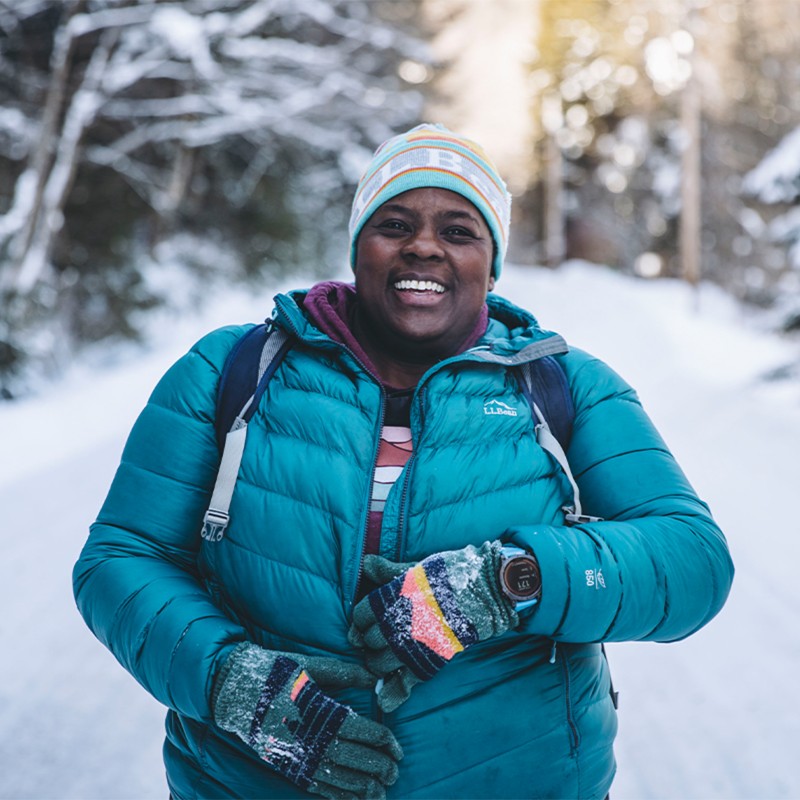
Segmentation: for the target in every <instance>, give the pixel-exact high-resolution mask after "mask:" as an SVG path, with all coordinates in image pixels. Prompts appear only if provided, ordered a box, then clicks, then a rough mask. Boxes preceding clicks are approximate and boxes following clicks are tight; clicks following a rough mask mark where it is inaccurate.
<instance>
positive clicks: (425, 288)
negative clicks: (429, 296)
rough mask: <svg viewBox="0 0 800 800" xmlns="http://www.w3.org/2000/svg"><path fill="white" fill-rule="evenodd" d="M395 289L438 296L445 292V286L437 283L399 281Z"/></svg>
mask: <svg viewBox="0 0 800 800" xmlns="http://www.w3.org/2000/svg"><path fill="white" fill-rule="evenodd" d="M394 288H395V289H399V290H400V291H410V292H436V293H437V294H442V293H443V292H444V286H442V284H441V283H436V281H397V283H396V284H395V285H394Z"/></svg>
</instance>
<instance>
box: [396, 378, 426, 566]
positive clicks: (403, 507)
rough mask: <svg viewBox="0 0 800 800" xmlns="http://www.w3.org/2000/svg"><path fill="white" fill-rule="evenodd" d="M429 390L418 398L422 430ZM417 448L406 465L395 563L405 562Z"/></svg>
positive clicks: (423, 390) (421, 392)
mask: <svg viewBox="0 0 800 800" xmlns="http://www.w3.org/2000/svg"><path fill="white" fill-rule="evenodd" d="M426 391H427V389H424V388H423V389H421V390H420V392H419V395H418V397H417V407H418V408H419V425H418V429H419V430H422V428H424V427H425V393H426ZM410 426H411V420H409V427H410ZM412 443H413V433H412ZM416 450H417V448H416V446H415V445H412V450H411V457H410V458H409V459H408V462H407V463H406V470H405V472H406V474H405V477H404V478H403V490H402V494H401V495H400V517H399V519H398V521H397V542H396V543H395V546H394V549H395V559H394V560H395V561H402V560H403V532H404V530H405V526H406V511H407V506H408V485H409V483H410V482H411V471H412V470H413V468H414V456H415V454H416Z"/></svg>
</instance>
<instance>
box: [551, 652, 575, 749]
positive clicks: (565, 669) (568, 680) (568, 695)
mask: <svg viewBox="0 0 800 800" xmlns="http://www.w3.org/2000/svg"><path fill="white" fill-rule="evenodd" d="M553 651H554V653H555V642H554V643H553ZM556 657H557V660H558V661H559V663H560V666H561V674H562V676H563V678H564V703H565V705H566V712H567V727H568V728H569V740H570V747H571V749H572V751H573V752H574V751H575V750H577V749H578V743H579V741H580V734H579V733H578V726H577V725H576V724H575V717H574V715H573V713H572V676H571V675H570V672H569V664H568V663H567V656H566V653H565V652H564V648H563V647H562V648H561V649H560V650H558V654H557V656H556Z"/></svg>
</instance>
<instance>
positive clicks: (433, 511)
mask: <svg viewBox="0 0 800 800" xmlns="http://www.w3.org/2000/svg"><path fill="white" fill-rule="evenodd" d="M303 297H304V293H303V292H294V293H291V294H289V295H279V296H278V297H277V298H276V313H275V319H276V321H277V323H278V324H279V325H281V326H283V327H284V328H286V329H287V330H288V331H289V332H290V333H291V334H293V335H294V336H296V337H297V343H296V344H295V345H294V346H293V347H292V349H291V350H290V351H289V353H288V355H287V356H286V358H285V360H284V361H283V363H282V364H281V366H280V368H279V369H278V371H277V372H276V374H275V375H274V377H273V378H272V379H271V381H270V384H269V386H268V388H267V391H266V393H265V396H264V397H263V399H262V401H261V404H260V406H259V411H258V413H257V414H256V416H255V417H254V419H253V421H252V422H251V424H250V428H249V433H248V439H247V445H246V449H245V453H244V458H243V461H242V465H241V468H240V471H239V476H238V480H237V483H236V489H235V493H234V497H233V501H232V504H231V509H230V511H231V523H230V526H229V527H228V529H227V531H226V533H225V535H224V537H223V538H222V539H221V540H220V541H215V542H208V541H204V540H203V539H202V538H201V537H200V529H201V521H202V517H203V514H204V512H205V509H206V507H207V505H208V501H209V496H210V492H211V489H212V488H213V484H214V480H215V477H216V472H217V467H218V464H219V458H220V454H219V451H218V447H217V444H216V439H215V430H214V414H215V401H216V392H217V387H218V383H219V375H220V371H221V369H222V366H223V364H224V361H225V358H226V355H227V354H228V352H229V351H230V349H231V348H232V346H233V345H234V343H235V342H236V341H237V340H238V339H239V337H240V336H241V335H242V334H243V332H244V330H245V328H243V327H230V328H224V329H221V330H218V331H215V332H213V333H211V334H209V335H208V336H206V337H205V338H203V339H202V340H201V341H200V342H198V343H197V344H196V345H195V346H194V347H193V348H192V350H191V351H190V352H189V353H188V354H187V355H186V356H184V357H183V358H181V359H180V360H179V361H178V362H177V363H176V364H175V365H174V366H173V367H172V368H171V369H170V370H169V371H168V372H167V374H166V375H165V376H164V377H163V379H162V380H161V381H160V383H159V384H158V386H157V387H156V389H155V390H154V392H153V394H152V396H151V398H150V400H149V402H148V403H147V405H146V407H145V408H144V410H143V411H142V413H141V415H140V417H139V419H138V421H137V422H136V424H135V426H134V428H133V431H132V432H131V434H130V438H129V439H128V442H127V444H126V446H125V450H124V453H123V456H122V461H121V464H120V466H119V469H118V471H117V474H116V476H115V478H114V481H113V484H112V486H111V489H110V491H109V494H108V497H107V499H106V501H105V504H104V505H103V507H102V510H101V511H100V514H99V516H98V518H97V521H96V522H95V524H94V525H93V526H92V530H91V534H90V537H89V539H88V542H87V543H86V545H85V548H84V550H83V552H82V554H81V556H80V559H79V561H78V563H77V565H76V567H75V573H74V583H75V594H76V598H77V602H78V606H79V609H80V611H81V613H82V614H83V616H84V618H85V619H86V621H87V623H88V625H89V627H90V628H91V629H92V630H93V631H94V633H95V634H96V635H97V636H98V638H99V639H100V640H101V641H102V642H103V643H104V644H105V645H106V646H108V647H109V648H110V649H111V650H112V652H113V653H114V654H115V656H116V657H117V659H118V660H119V661H120V662H121V663H122V665H123V666H124V667H125V668H126V669H127V670H129V671H130V672H131V673H132V674H133V675H134V676H135V677H136V678H137V679H138V680H139V682H140V683H141V684H142V685H143V686H144V687H145V688H146V689H147V690H148V691H149V692H151V693H152V694H153V695H154V696H155V697H156V698H157V699H158V700H159V701H160V702H162V703H163V704H164V705H166V706H167V707H168V708H169V713H168V718H167V741H166V744H165V750H164V754H165V763H166V768H167V776H168V781H169V787H170V790H171V792H172V794H173V795H174V796H175V797H176V798H179V799H183V798H195V797H203V798H207V797H226V798H227V797H246V798H275V797H281V798H292V797H303V796H305V795H304V793H303V792H301V791H300V790H298V789H297V788H296V787H294V786H292V785H291V784H289V783H288V782H286V781H285V780H284V779H282V778H281V777H280V776H278V775H277V774H276V773H275V772H273V771H272V770H271V769H270V767H269V766H267V765H266V764H265V763H263V762H261V761H260V760H259V759H258V758H257V757H256V755H255V753H254V752H252V751H251V750H250V749H249V748H248V747H247V746H246V745H245V744H243V743H242V742H240V741H239V740H238V739H236V738H235V737H233V736H231V735H229V734H227V733H225V732H224V731H222V730H220V729H219V728H217V727H216V726H215V725H214V723H213V719H212V712H211V708H210V706H209V702H210V696H211V692H212V686H213V681H214V677H215V675H216V674H217V672H218V670H219V668H220V667H221V665H222V663H223V662H224V660H225V658H226V657H227V655H228V654H229V652H230V651H231V649H232V648H233V647H234V646H235V644H236V643H237V642H239V641H242V640H245V639H247V640H250V641H253V642H256V643H257V644H259V645H261V646H263V647H266V648H272V649H279V650H288V651H292V652H298V653H310V654H317V655H331V656H335V657H339V658H341V659H345V660H352V661H357V660H358V659H359V657H360V656H359V653H358V652H357V651H355V650H354V649H353V648H352V646H351V645H350V644H349V643H348V641H347V630H348V627H349V624H350V616H351V611H352V608H353V604H354V601H355V599H356V597H357V595H358V592H359V582H360V578H361V561H362V550H363V543H364V535H365V529H366V520H367V511H368V507H369V498H370V492H371V480H372V474H373V468H374V464H375V459H376V453H377V448H378V439H379V432H380V428H381V420H382V414H383V409H384V404H385V396H384V391H383V389H382V388H381V386H380V384H379V383H378V382H377V381H376V380H375V378H374V377H373V376H372V375H371V374H369V372H368V371H367V370H366V369H365V368H364V366H363V365H362V364H361V363H360V362H359V361H358V360H357V359H356V358H355V357H354V356H353V355H352V354H351V353H350V352H349V351H348V350H347V349H346V348H345V347H344V346H342V345H340V344H338V343H336V342H333V341H332V340H331V339H329V338H328V337H327V336H325V335H324V334H322V333H321V332H320V331H319V330H318V329H317V328H315V327H314V326H313V325H312V324H311V323H310V322H309V320H308V318H307V317H306V315H304V313H303V308H302V302H303ZM488 303H489V309H490V322H489V327H488V329H487V332H486V334H485V335H484V337H483V338H482V339H481V340H480V341H479V342H478V344H477V345H476V346H475V347H473V348H471V349H470V350H468V351H466V352H465V353H462V354H461V355H459V356H456V357H454V358H450V359H447V360H444V361H442V362H440V363H439V364H437V365H435V366H434V367H433V368H431V369H430V370H429V371H428V372H427V373H426V375H425V376H424V377H423V379H422V380H421V381H420V383H419V385H418V387H417V388H416V391H415V394H414V399H413V403H412V409H411V428H412V436H413V444H414V450H413V455H412V457H411V459H410V461H409V463H408V464H407V466H406V467H405V469H404V471H403V474H402V475H401V476H400V478H399V480H398V481H397V483H396V484H395V485H394V487H393V488H392V490H391V493H390V495H389V498H388V501H387V504H386V509H385V513H384V518H383V529H382V539H381V548H382V553H383V554H384V555H385V556H387V557H388V558H390V559H393V560H398V561H413V560H416V559H421V558H423V557H424V556H427V555H429V554H430V553H434V552H438V551H442V550H449V549H455V548H460V547H464V546H465V545H466V544H469V543H472V544H475V545H479V544H481V543H482V542H484V541H487V540H494V539H501V540H503V541H505V542H513V543H516V544H518V545H520V546H523V547H526V548H529V549H530V550H532V551H533V552H534V553H535V554H536V557H537V558H538V560H539V563H540V566H541V572H542V586H543V593H542V599H541V603H540V604H539V605H538V606H537V607H535V608H534V609H529V610H526V611H524V612H522V621H521V624H520V625H519V627H518V628H517V629H515V630H513V631H511V632H509V633H507V634H505V635H503V636H501V637H498V638H496V639H492V640H488V641H486V642H482V643H480V644H478V645H476V646H474V647H472V648H470V649H469V650H467V651H466V652H464V653H462V654H460V655H458V656H457V657H456V658H454V659H453V661H451V662H450V663H449V664H448V665H447V666H446V667H445V668H444V669H443V670H442V671H441V672H440V673H439V674H437V675H436V676H435V677H434V678H433V679H432V680H430V681H429V682H427V683H424V684H421V685H420V686H418V687H416V688H415V690H414V692H413V693H412V696H411V698H410V700H408V701H407V702H406V703H405V704H404V705H402V706H401V707H400V708H399V709H398V710H397V711H395V712H393V713H391V714H386V715H381V714H380V713H379V711H378V709H377V708H376V705H375V702H374V696H373V695H372V694H371V693H369V692H365V691H362V690H343V691H341V692H331V693H332V694H334V696H336V697H337V698H338V699H340V700H342V701H343V702H346V703H348V704H349V705H350V706H351V707H353V708H354V709H355V710H356V711H358V712H359V713H362V714H366V715H370V716H372V717H373V718H375V719H379V720H380V721H382V722H383V723H384V724H386V725H388V726H389V727H390V728H391V729H392V731H393V732H394V734H395V736H396V737H397V739H398V741H399V742H400V744H401V745H402V747H403V750H404V751H405V757H404V759H403V761H402V762H401V763H400V778H399V780H398V782H397V784H396V785H395V786H394V787H392V788H391V789H390V790H389V796H390V797H398V798H466V797H469V798H482V797H487V798H488V797H494V798H506V797H531V798H534V797H535V798H545V797H550V798H553V797H560V798H564V797H570V798H602V797H604V796H605V795H606V793H607V791H608V789H609V786H610V784H611V781H612V778H613V774H614V770H615V763H614V756H613V751H612V745H613V740H614V735H615V731H616V713H615V710H614V707H613V703H612V700H611V697H610V680H609V674H608V667H607V664H606V661H605V659H604V658H603V656H602V654H601V651H600V646H599V644H598V643H599V642H603V641H629V640H657V641H672V640H676V639H680V638H682V637H685V636H688V635H689V634H691V633H692V632H694V631H696V630H697V629H698V628H700V627H701V626H702V625H704V624H705V623H707V622H708V621H709V620H710V619H711V618H712V617H713V616H714V615H715V614H716V613H717V612H718V611H719V609H720V608H721V606H722V604H723V603H724V601H725V599H726V596H727V594H728V591H729V588H730V583H731V579H732V576H733V567H732V564H731V560H730V557H729V554H728V549H727V546H726V543H725V539H724V537H723V535H722V533H721V532H720V530H719V529H718V527H717V526H716V524H715V523H714V521H713V519H712V517H711V515H710V513H709V511H708V508H707V507H706V505H705V504H704V503H703V502H701V500H700V499H698V497H697V495H696V494H695V492H694V490H693V489H692V487H691V486H690V484H689V483H688V481H687V479H686V478H685V476H684V475H683V473H682V472H681V470H680V468H679V467H678V465H677V464H676V462H675V460H674V459H673V457H672V455H671V454H670V452H669V450H668V449H667V447H666V446H665V444H664V442H663V441H662V439H661V438H660V436H659V434H658V433H657V432H656V430H655V429H654V427H653V425H652V423H651V422H650V420H649V419H648V417H647V415H646V414H645V412H644V411H643V410H642V407H641V405H640V403H639V401H638V399H637V397H636V394H635V393H634V391H633V390H632V389H631V388H630V387H629V386H628V385H627V384H626V383H625V382H624V381H623V380H622V379H621V378H620V377H619V376H618V375H617V374H615V373H614V372H613V371H612V370H611V369H609V367H607V366H606V365H605V364H604V363H602V362H601V361H599V360H598V359H596V358H593V357H592V356H590V355H588V354H586V353H584V352H582V351H580V350H576V349H570V350H568V348H567V346H566V345H565V343H564V341H563V340H562V339H561V338H560V337H559V336H557V335H555V334H553V333H550V332H547V331H544V330H542V329H541V328H540V327H539V326H538V324H537V323H536V320H535V319H534V318H533V317H532V316H531V315H530V314H529V313H527V312H525V311H523V310H521V309H519V308H517V307H515V306H513V305H512V304H511V303H509V302H508V301H506V300H503V299H502V298H500V297H497V296H495V295H490V296H489V300H488ZM548 354H549V355H556V357H557V358H558V359H559V361H560V363H561V365H562V366H563V368H564V370H565V372H566V375H567V377H568V381H569V384H570V387H571V391H572V396H573V399H574V404H575V408H576V414H575V420H574V430H573V435H572V439H571V444H570V447H569V450H568V456H569V461H570V464H571V466H572V469H573V471H574V474H575V476H576V479H577V482H578V484H579V486H580V490H581V498H582V500H583V504H584V508H585V510H586V511H588V512H589V513H591V514H594V515H597V516H599V517H603V518H604V521H601V522H596V523H591V524H584V525H580V526H576V527H567V526H565V524H564V514H563V511H562V507H563V506H564V505H565V504H566V503H568V502H569V500H570V499H571V490H570V486H569V483H568V481H567V479H566V478H565V476H564V475H563V473H562V471H561V469H560V468H559V467H558V465H557V464H556V462H555V461H554V460H553V459H552V457H551V456H549V455H548V454H547V453H546V452H544V451H543V450H542V449H541V448H540V447H539V445H538V444H537V443H536V439H535V437H534V435H533V426H534V422H533V420H532V419H531V411H530V407H529V404H528V402H527V401H526V399H525V398H524V396H523V394H522V393H521V391H520V389H519V385H518V383H517V381H516V379H515V377H514V375H513V374H512V372H511V371H510V370H509V369H508V368H509V367H510V366H513V365H514V364H519V363H521V362H523V361H525V360H529V359H535V358H539V357H541V356H544V355H548ZM498 404H504V406H503V408H504V409H505V411H506V413H502V414H498V413H492V412H493V411H495V412H496V409H497V408H498V407H499V406H498Z"/></svg>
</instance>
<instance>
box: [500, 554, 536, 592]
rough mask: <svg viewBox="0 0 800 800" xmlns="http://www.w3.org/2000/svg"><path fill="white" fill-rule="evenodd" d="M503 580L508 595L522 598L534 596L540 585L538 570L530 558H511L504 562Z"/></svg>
mask: <svg viewBox="0 0 800 800" xmlns="http://www.w3.org/2000/svg"><path fill="white" fill-rule="evenodd" d="M503 580H504V582H505V585H506V588H507V589H508V593H509V594H510V595H512V596H513V597H515V598H520V599H524V600H527V599H529V598H531V597H534V596H535V595H536V594H537V593H538V592H539V588H540V586H541V578H540V577H539V570H538V569H537V566H536V562H535V561H534V560H533V559H532V558H525V557H519V558H512V559H510V560H509V561H508V562H506V565H505V568H504V570H503Z"/></svg>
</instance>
